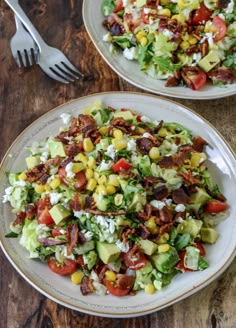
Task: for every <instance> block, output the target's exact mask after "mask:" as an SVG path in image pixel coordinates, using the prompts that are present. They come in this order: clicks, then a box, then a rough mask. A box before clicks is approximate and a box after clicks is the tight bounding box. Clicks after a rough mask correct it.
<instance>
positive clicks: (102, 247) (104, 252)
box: [97, 241, 120, 264]
mask: <svg viewBox="0 0 236 328" xmlns="http://www.w3.org/2000/svg"><path fill="white" fill-rule="evenodd" d="M97 252H98V256H99V258H100V259H101V260H102V262H103V263H105V264H108V263H110V262H114V261H116V260H117V259H118V258H119V256H120V249H119V248H118V247H117V246H116V244H108V243H105V242H100V241H98V242H97Z"/></svg>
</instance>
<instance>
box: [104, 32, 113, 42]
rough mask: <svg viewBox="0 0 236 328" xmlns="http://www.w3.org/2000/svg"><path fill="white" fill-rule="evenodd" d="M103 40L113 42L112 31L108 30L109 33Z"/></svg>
mask: <svg viewBox="0 0 236 328" xmlns="http://www.w3.org/2000/svg"><path fill="white" fill-rule="evenodd" d="M102 40H103V41H104V42H111V41H112V36H111V33H110V32H108V33H106V34H104V35H103V38H102Z"/></svg>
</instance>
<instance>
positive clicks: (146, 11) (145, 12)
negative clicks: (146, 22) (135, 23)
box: [143, 8, 152, 15]
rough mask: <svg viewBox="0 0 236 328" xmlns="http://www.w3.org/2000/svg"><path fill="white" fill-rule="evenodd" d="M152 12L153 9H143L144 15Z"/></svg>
mask: <svg viewBox="0 0 236 328" xmlns="http://www.w3.org/2000/svg"><path fill="white" fill-rule="evenodd" d="M151 11H152V9H151V8H143V13H144V14H145V15H148V14H150V12H151Z"/></svg>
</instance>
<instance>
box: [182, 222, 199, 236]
mask: <svg viewBox="0 0 236 328" xmlns="http://www.w3.org/2000/svg"><path fill="white" fill-rule="evenodd" d="M201 227H202V221H200V220H195V219H189V220H186V221H184V222H182V223H180V224H179V225H178V226H177V231H178V233H180V234H190V236H191V237H193V238H195V237H197V235H198V234H199V232H200V230H201Z"/></svg>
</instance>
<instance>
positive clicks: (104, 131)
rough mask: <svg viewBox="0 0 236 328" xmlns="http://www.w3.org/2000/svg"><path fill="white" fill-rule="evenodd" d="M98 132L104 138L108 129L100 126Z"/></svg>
mask: <svg viewBox="0 0 236 328" xmlns="http://www.w3.org/2000/svg"><path fill="white" fill-rule="evenodd" d="M98 131H99V132H100V133H101V135H103V136H105V135H106V134H107V133H108V127H107V126H102V127H101V128H100V129H99V130H98Z"/></svg>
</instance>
